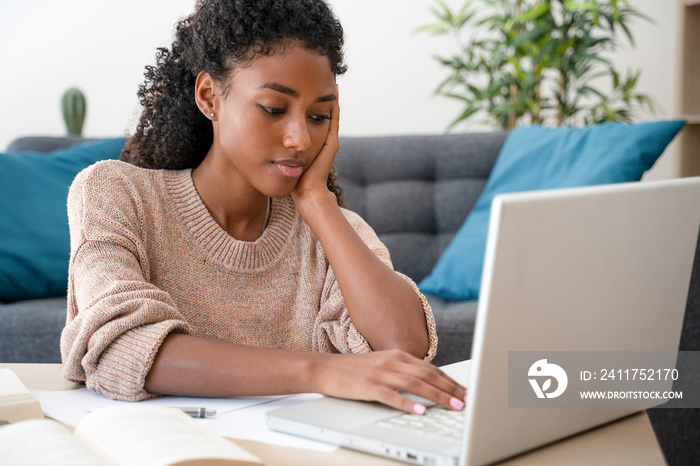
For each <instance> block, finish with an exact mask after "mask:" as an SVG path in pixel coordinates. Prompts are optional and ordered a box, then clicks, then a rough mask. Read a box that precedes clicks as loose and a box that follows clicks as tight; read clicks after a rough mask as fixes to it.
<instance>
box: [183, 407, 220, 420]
mask: <svg viewBox="0 0 700 466" xmlns="http://www.w3.org/2000/svg"><path fill="white" fill-rule="evenodd" d="M176 408H177V409H179V410H180V411H182V412H183V413H185V414H187V415H188V416H191V417H196V418H204V417H211V416H215V415H216V410H215V409H211V408H183V407H180V406H176Z"/></svg>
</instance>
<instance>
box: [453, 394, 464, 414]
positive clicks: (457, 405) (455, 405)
mask: <svg viewBox="0 0 700 466" xmlns="http://www.w3.org/2000/svg"><path fill="white" fill-rule="evenodd" d="M450 406H452V407H453V408H454V409H456V410H457V411H459V410H461V409H462V408H464V401H460V400H458V399H457V398H455V397H452V398H450Z"/></svg>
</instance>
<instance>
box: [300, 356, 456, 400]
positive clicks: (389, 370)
mask: <svg viewBox="0 0 700 466" xmlns="http://www.w3.org/2000/svg"><path fill="white" fill-rule="evenodd" d="M320 356H321V358H320V360H319V364H318V365H317V366H316V367H315V370H314V371H313V376H312V377H313V379H314V386H315V388H316V389H317V390H318V391H320V393H322V394H323V395H327V396H333V397H337V398H346V399H351V400H363V401H378V402H380V403H384V404H386V405H388V406H391V407H393V408H396V409H400V410H402V411H406V412H408V413H413V414H423V413H424V412H425V406H423V405H422V404H419V403H416V402H415V401H413V400H411V399H410V398H407V397H406V396H404V395H402V394H401V393H400V392H406V393H411V394H413V395H418V396H420V397H422V398H425V399H427V400H430V401H433V402H435V403H437V404H439V405H441V406H444V407H445V408H448V409H452V410H461V409H462V408H463V407H464V400H465V397H466V395H467V390H466V388H465V387H463V386H462V385H460V384H459V383H457V382H456V381H455V380H453V379H452V378H450V377H449V376H447V374H445V373H444V372H442V371H441V370H440V369H438V368H437V367H435V366H433V365H431V364H429V363H427V362H425V361H423V360H421V359H418V358H416V357H414V356H411V355H410V354H408V353H405V352H403V351H400V350H386V351H376V352H372V353H367V354H344V355H337V354H333V355H330V354H329V355H323V354H320ZM324 356H327V357H324Z"/></svg>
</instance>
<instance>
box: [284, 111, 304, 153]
mask: <svg viewBox="0 0 700 466" xmlns="http://www.w3.org/2000/svg"><path fill="white" fill-rule="evenodd" d="M282 142H283V144H284V147H288V148H294V149H296V150H298V151H305V150H307V149H308V148H309V147H311V135H310V134H309V128H308V127H307V123H306V116H304V117H303V118H290V119H289V124H287V126H286V128H285V135H284V138H283V141H282Z"/></svg>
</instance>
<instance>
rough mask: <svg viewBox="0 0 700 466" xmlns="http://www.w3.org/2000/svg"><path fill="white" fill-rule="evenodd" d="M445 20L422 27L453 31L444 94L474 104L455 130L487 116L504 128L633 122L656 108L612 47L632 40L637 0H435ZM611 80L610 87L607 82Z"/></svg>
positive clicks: (430, 30) (431, 30)
mask: <svg viewBox="0 0 700 466" xmlns="http://www.w3.org/2000/svg"><path fill="white" fill-rule="evenodd" d="M431 11H432V13H433V15H434V16H435V18H436V20H437V21H436V22H434V23H431V24H427V25H425V26H422V27H421V28H419V29H418V30H417V32H425V33H431V34H434V35H451V36H453V37H454V39H455V41H456V42H457V51H456V52H455V53H454V54H453V55H452V56H447V57H442V56H438V57H436V58H437V60H439V62H440V63H441V64H442V65H443V66H445V67H446V68H447V69H448V70H449V75H448V76H447V78H446V79H445V80H444V81H443V82H442V83H440V84H439V86H438V87H437V90H436V92H437V93H438V94H439V95H443V96H446V97H449V98H454V99H457V100H459V101H461V102H463V104H464V109H463V111H462V113H461V114H460V115H459V116H458V117H457V118H456V119H455V120H454V121H453V122H452V123H451V125H450V128H452V127H454V126H455V125H457V124H459V123H461V122H463V121H465V120H468V119H474V118H479V117H482V118H483V117H484V116H485V117H486V121H487V123H489V124H491V125H492V126H494V127H497V128H502V129H512V128H514V127H515V126H516V125H522V124H541V125H547V126H561V125H580V124H595V123H602V122H607V121H620V122H629V121H632V119H633V118H634V117H635V116H636V115H637V114H638V113H639V112H643V111H650V112H652V113H653V112H654V106H653V103H652V101H651V99H650V98H649V96H647V95H645V94H642V93H639V92H637V91H636V90H635V87H636V85H637V82H638V80H639V76H640V72H639V71H635V70H632V71H628V72H626V73H625V74H622V73H620V72H619V71H618V70H617V69H616V68H615V66H614V64H613V63H612V62H611V61H610V60H608V59H607V58H605V54H606V53H609V52H612V51H615V50H616V49H617V48H618V47H619V36H623V37H624V38H626V39H627V40H628V41H629V42H630V43H631V44H632V45H634V40H633V37H632V34H631V32H630V29H629V23H630V20H632V19H633V18H643V19H646V20H648V19H649V18H647V17H646V16H644V15H643V14H642V13H640V12H639V11H637V10H635V9H634V8H633V7H631V6H630V4H629V2H628V1H627V0H578V1H569V0H469V1H467V2H466V3H465V4H464V6H462V7H461V8H460V9H458V10H453V9H451V8H450V7H449V6H447V5H446V4H445V3H444V2H443V1H442V0H435V5H434V6H432V7H431ZM606 81H607V83H609V90H608V91H604V90H603V89H602V87H601V84H606Z"/></svg>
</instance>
